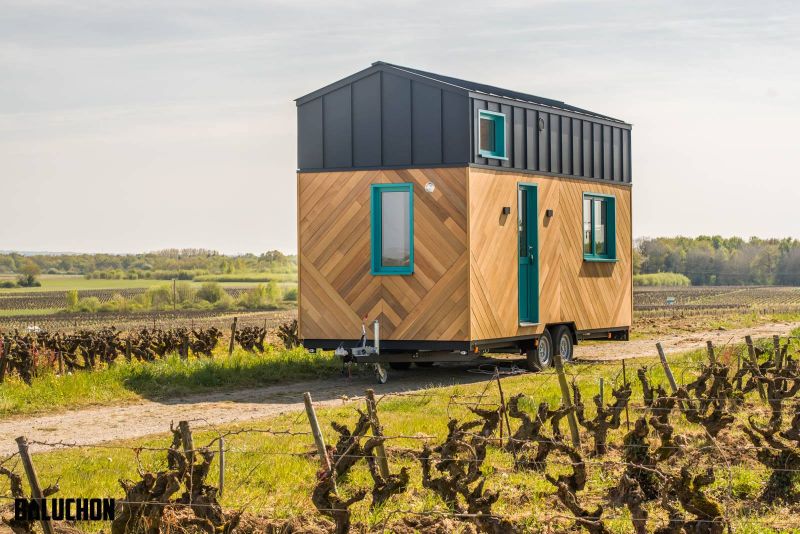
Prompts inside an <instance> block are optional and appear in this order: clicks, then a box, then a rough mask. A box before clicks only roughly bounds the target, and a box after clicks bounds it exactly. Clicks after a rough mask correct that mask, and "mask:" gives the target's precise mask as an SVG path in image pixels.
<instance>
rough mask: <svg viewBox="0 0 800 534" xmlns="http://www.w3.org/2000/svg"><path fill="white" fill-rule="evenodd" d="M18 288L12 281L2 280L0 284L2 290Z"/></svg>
mask: <svg viewBox="0 0 800 534" xmlns="http://www.w3.org/2000/svg"><path fill="white" fill-rule="evenodd" d="M15 287H18V286H17V283H16V282H15V281H14V280H3V281H2V282H0V288H2V289H12V288H15Z"/></svg>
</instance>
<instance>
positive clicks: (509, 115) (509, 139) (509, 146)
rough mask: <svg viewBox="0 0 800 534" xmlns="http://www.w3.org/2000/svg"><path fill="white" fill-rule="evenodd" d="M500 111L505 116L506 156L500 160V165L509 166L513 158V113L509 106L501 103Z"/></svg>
mask: <svg viewBox="0 0 800 534" xmlns="http://www.w3.org/2000/svg"><path fill="white" fill-rule="evenodd" d="M500 113H502V114H503V115H505V116H506V130H505V132H504V133H505V136H506V158H507V159H503V160H500V166H502V167H506V168H509V169H510V168H511V162H512V161H513V158H514V149H515V147H514V113H513V111H512V108H511V106H509V105H506V104H503V105H501V106H500Z"/></svg>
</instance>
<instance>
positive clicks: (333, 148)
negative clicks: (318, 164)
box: [322, 85, 353, 168]
mask: <svg viewBox="0 0 800 534" xmlns="http://www.w3.org/2000/svg"><path fill="white" fill-rule="evenodd" d="M322 114H323V122H322V131H323V139H324V143H325V152H324V162H325V168H338V167H351V166H352V165H353V144H352V141H353V137H352V135H353V133H352V114H351V112H350V86H349V85H345V86H344V87H342V88H340V89H337V90H335V91H332V92H330V93H328V94H327V95H325V96H323V97H322Z"/></svg>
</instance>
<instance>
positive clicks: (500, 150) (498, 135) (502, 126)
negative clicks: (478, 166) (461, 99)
mask: <svg viewBox="0 0 800 534" xmlns="http://www.w3.org/2000/svg"><path fill="white" fill-rule="evenodd" d="M481 119H488V120H491V121H492V122H494V147H495V149H494V150H481V147H480V140H481V131H480V128H481ZM478 154H479V155H480V156H481V157H482V158H494V159H505V160H507V159H508V158H507V157H506V115H505V113H498V112H496V111H488V110H485V109H482V110H480V111H478Z"/></svg>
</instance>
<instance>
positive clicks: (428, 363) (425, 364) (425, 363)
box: [414, 362, 434, 368]
mask: <svg viewBox="0 0 800 534" xmlns="http://www.w3.org/2000/svg"><path fill="white" fill-rule="evenodd" d="M433 363H434V362H417V363H415V364H414V365H416V366H417V367H426V368H427V367H433Z"/></svg>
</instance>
